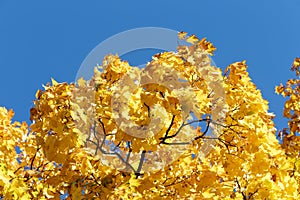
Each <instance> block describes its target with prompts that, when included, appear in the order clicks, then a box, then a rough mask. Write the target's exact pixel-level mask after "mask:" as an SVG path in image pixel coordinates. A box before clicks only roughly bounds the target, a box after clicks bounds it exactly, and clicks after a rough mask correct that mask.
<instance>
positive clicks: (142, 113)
mask: <svg viewBox="0 0 300 200" xmlns="http://www.w3.org/2000/svg"><path fill="white" fill-rule="evenodd" d="M178 36H179V39H180V40H185V41H187V42H188V43H190V44H191V45H190V46H186V45H179V46H178V49H177V52H164V53H160V54H156V55H154V56H153V59H152V60H151V61H150V62H149V63H148V64H147V65H146V67H145V69H144V70H141V69H139V68H137V67H133V66H130V65H129V63H128V62H126V61H122V60H121V59H120V58H119V57H118V56H116V55H107V56H106V57H105V58H104V60H103V63H102V65H101V66H98V67H96V68H95V70H94V76H93V77H92V78H91V79H90V80H84V79H82V78H81V79H79V80H78V81H77V83H76V84H74V83H71V84H68V83H58V82H57V81H55V80H54V79H52V84H50V83H49V84H47V85H45V86H44V89H43V90H38V91H37V93H36V100H35V101H34V107H33V108H31V110H30V120H31V121H32V123H31V124H30V125H29V126H28V125H27V124H26V123H25V122H23V123H19V122H13V121H12V118H13V115H14V113H13V111H12V110H9V111H8V110H6V109H5V108H3V107H0V141H1V143H0V198H4V199H24V200H25V199H62V198H65V199H249V200H250V199H298V198H299V192H300V160H299V150H300V139H299V129H300V125H299V124H300V123H299V121H300V118H299V117H300V96H299V95H300V94H299V92H300V81H299V66H300V59H299V58H296V59H295V61H294V63H293V65H292V68H291V70H292V71H295V73H296V78H295V79H290V80H288V82H287V83H286V85H285V86H284V85H282V84H281V85H280V86H277V87H276V92H277V93H278V94H281V95H283V96H284V97H286V98H288V99H287V101H286V103H285V105H284V117H286V118H288V127H287V128H286V129H284V130H283V131H281V132H279V136H280V137H281V140H282V142H281V143H279V141H278V139H277V138H276V129H275V126H274V122H273V118H274V114H272V113H269V112H268V109H269V107H268V101H266V100H264V99H263V98H262V94H261V92H260V90H259V89H257V88H256V86H255V84H254V83H253V82H251V78H250V77H249V73H248V72H247V65H246V62H245V61H242V62H236V63H233V64H231V65H229V66H228V67H227V68H226V69H225V71H224V73H223V74H222V71H221V70H220V69H219V68H217V67H215V66H213V65H212V62H211V58H210V56H209V55H212V54H213V52H214V50H215V49H216V48H215V47H214V46H213V45H212V43H210V42H208V41H207V40H206V39H205V38H204V39H201V40H200V39H198V38H197V37H196V36H195V35H192V36H188V35H187V33H185V32H180V33H179V35H178ZM191 113H193V114H191ZM212 132H213V133H212Z"/></svg>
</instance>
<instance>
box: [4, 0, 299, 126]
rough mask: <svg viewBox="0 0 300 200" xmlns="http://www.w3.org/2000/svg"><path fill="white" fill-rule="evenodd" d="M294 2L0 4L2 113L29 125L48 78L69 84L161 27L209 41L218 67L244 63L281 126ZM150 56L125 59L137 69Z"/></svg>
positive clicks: (295, 42)
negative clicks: (105, 48)
mask: <svg viewBox="0 0 300 200" xmlns="http://www.w3.org/2000/svg"><path fill="white" fill-rule="evenodd" d="M299 10H300V1H299V0H289V1H284V0H276V1H274V0H273V1H271V0H268V1H267V0H252V1H250V0H248V1H245V0H226V1H217V0H210V1H208V0H206V1H189V2H188V1H156V0H154V1H145V2H143V1H114V0H110V1H103V2H101V1H96V0H89V1H69V0H64V1H58V0H52V1H37V0H35V1H33V0H28V1H15V0H0V68H1V78H0V89H1V90H0V106H5V107H7V108H13V109H14V110H15V112H16V115H15V119H16V120H20V121H29V120H28V119H29V109H30V107H31V106H32V101H33V100H34V98H35V97H34V96H35V92H36V90H37V89H40V88H41V85H42V84H46V83H47V82H49V81H50V78H51V77H53V78H55V79H57V80H58V81H60V82H63V81H67V82H72V81H74V79H75V76H76V72H77V70H78V69H79V67H80V65H81V63H82V61H83V60H84V58H85V57H86V56H87V54H88V53H89V52H90V51H91V50H92V49H93V48H94V47H95V46H96V45H98V44H99V43H100V42H102V41H103V40H105V39H107V38H108V37H110V36H112V35H114V34H117V33H119V32H122V31H126V30H128V29H132V28H138V27H147V26H154V27H165V28H169V29H174V30H182V31H186V32H188V33H191V34H192V33H193V34H196V35H197V36H199V37H207V38H208V40H210V41H212V42H213V43H214V45H215V46H216V47H217V48H218V50H217V51H216V53H215V56H214V57H213V59H214V61H215V63H216V64H217V66H218V67H221V68H223V69H224V68H225V67H226V66H227V65H229V64H230V63H233V62H236V61H241V60H247V64H248V65H249V69H248V70H249V72H250V76H251V78H252V79H253V81H254V82H255V84H256V85H257V86H258V88H259V89H261V90H262V93H263V96H264V98H266V99H267V100H269V101H270V111H271V112H275V114H276V115H277V117H276V119H275V122H276V123H277V127H278V128H283V127H284V126H285V120H283V119H282V117H281V115H282V107H283V103H284V99H283V98H282V97H280V96H278V95H276V94H275V93H274V87H275V85H278V84H279V83H281V82H283V83H284V82H285V81H286V80H287V79H289V78H291V77H292V76H293V73H292V72H290V71H289V69H290V66H291V63H292V61H293V59H294V57H296V56H298V57H299V56H300V37H299V32H300V12H299ZM151 53H153V51H151V50H147V51H144V52H142V53H141V52H140V53H138V52H137V54H136V55H135V56H128V58H129V59H130V60H129V61H130V63H132V64H134V65H137V64H141V63H143V62H144V61H147V59H149V58H150V55H151Z"/></svg>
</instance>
